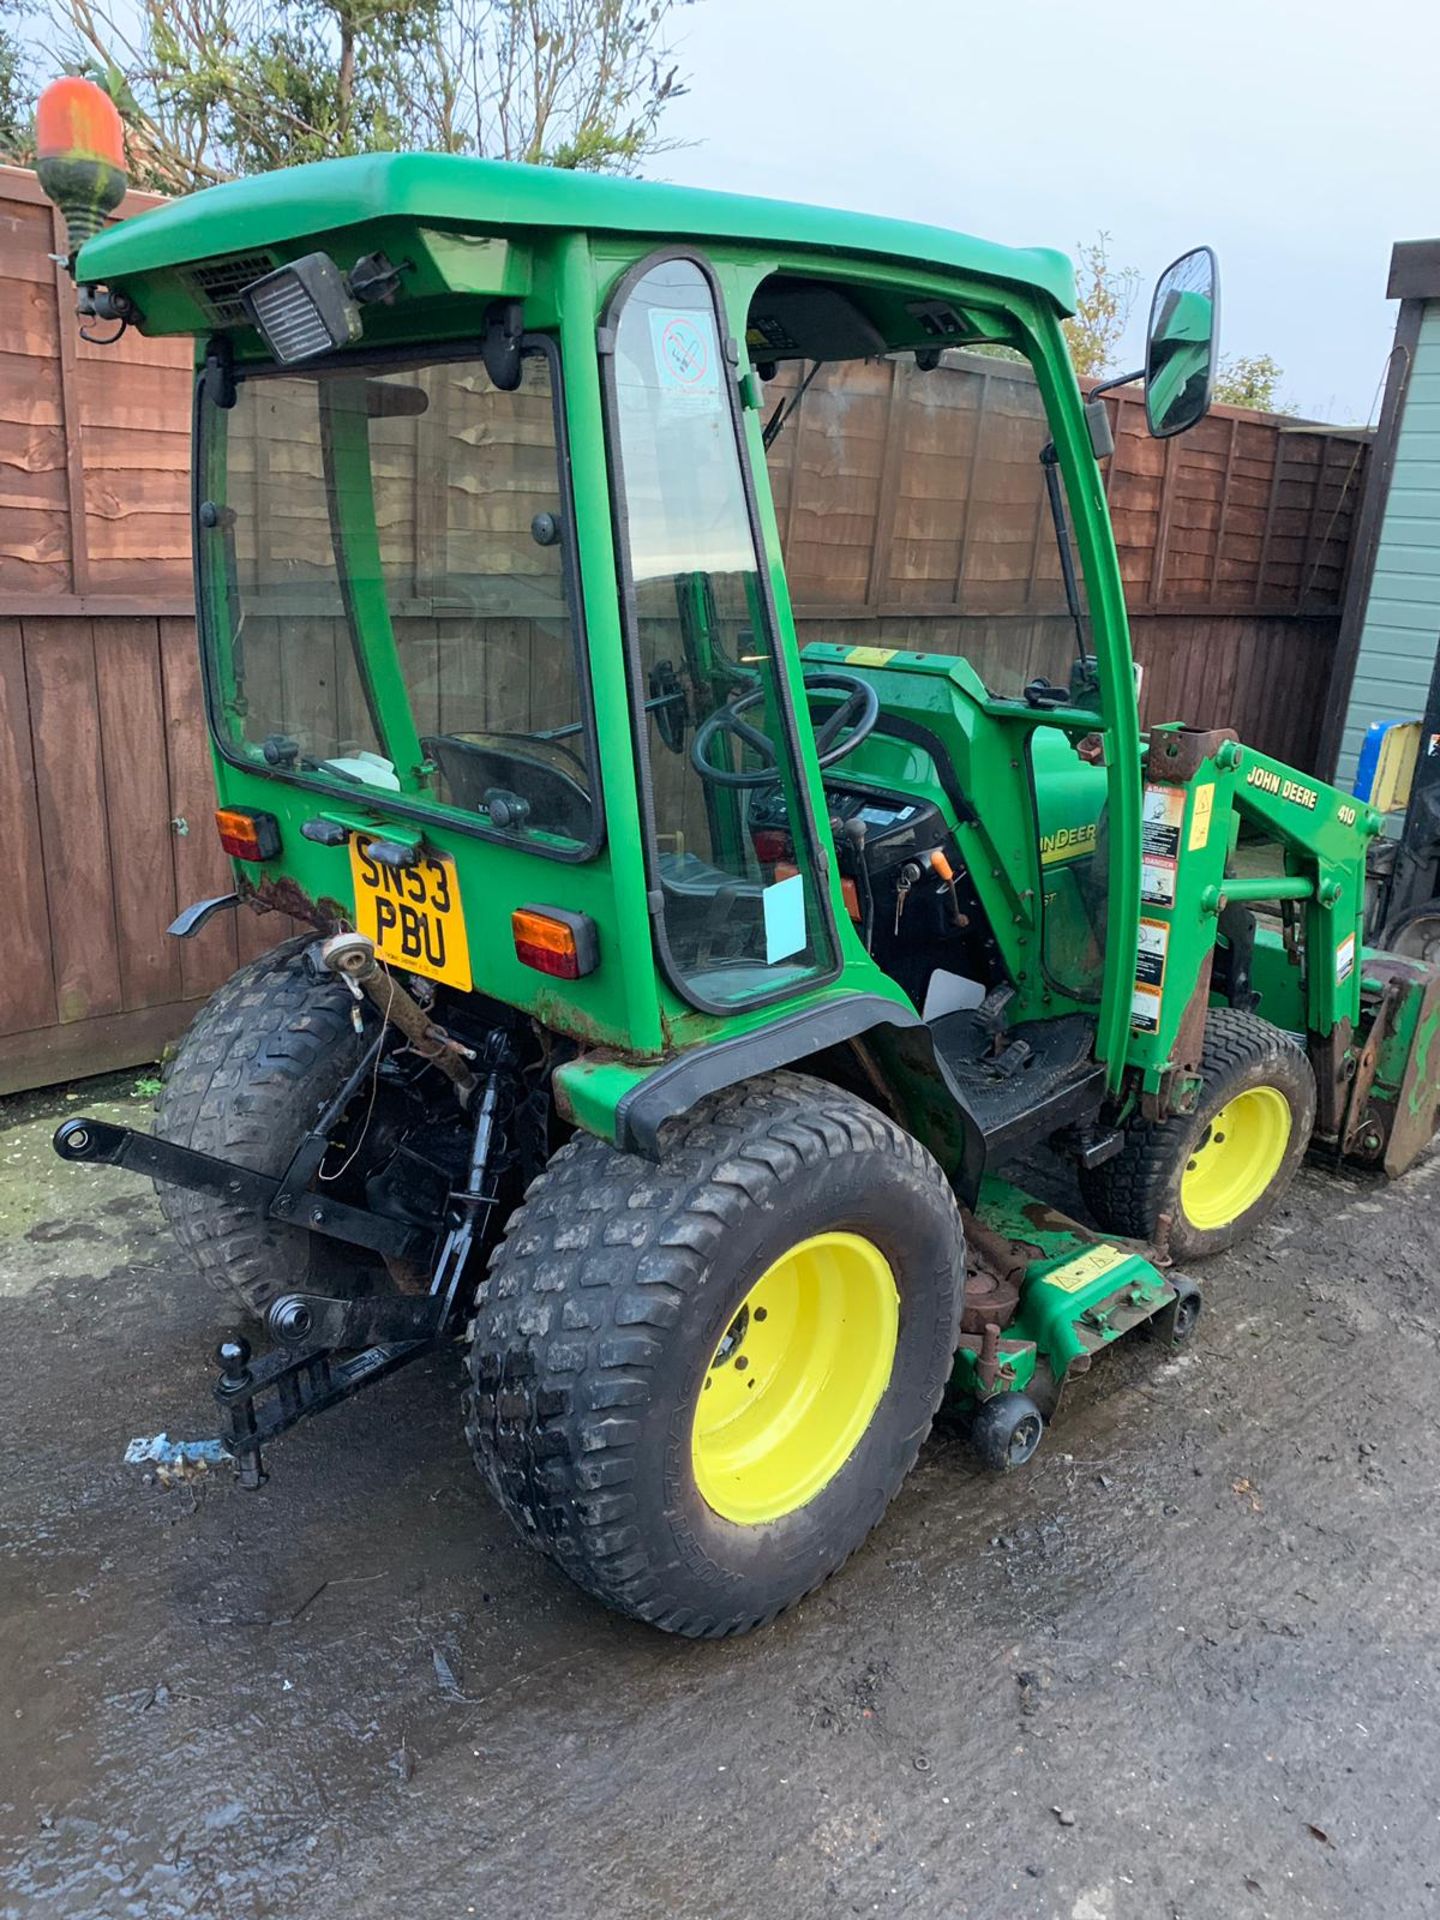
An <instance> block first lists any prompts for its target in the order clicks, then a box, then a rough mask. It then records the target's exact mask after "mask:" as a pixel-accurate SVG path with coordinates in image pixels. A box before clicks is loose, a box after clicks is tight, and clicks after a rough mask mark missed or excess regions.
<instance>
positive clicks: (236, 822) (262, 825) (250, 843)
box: [215, 807, 280, 860]
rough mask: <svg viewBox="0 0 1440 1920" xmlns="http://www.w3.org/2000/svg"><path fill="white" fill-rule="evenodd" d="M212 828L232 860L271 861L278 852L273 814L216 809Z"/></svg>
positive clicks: (278, 824) (276, 822)
mask: <svg viewBox="0 0 1440 1920" xmlns="http://www.w3.org/2000/svg"><path fill="white" fill-rule="evenodd" d="M215 825H216V828H217V829H218V831H219V834H220V844H221V846H222V847H223V848H224V849H225V851H226V853H228V854H229V855H230V858H231V859H232V860H273V859H274V858H275V856H276V854H277V853H279V851H280V823H279V821H278V820H277V819H276V818H275V816H274V814H273V813H259V812H257V811H255V810H254V809H252V808H250V807H217V808H216V809H215Z"/></svg>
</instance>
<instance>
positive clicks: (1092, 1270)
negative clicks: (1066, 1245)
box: [1043, 1246, 1131, 1293]
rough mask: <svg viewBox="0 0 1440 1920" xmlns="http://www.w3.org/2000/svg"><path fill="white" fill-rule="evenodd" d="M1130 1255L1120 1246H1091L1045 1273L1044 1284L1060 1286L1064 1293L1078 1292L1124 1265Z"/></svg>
mask: <svg viewBox="0 0 1440 1920" xmlns="http://www.w3.org/2000/svg"><path fill="white" fill-rule="evenodd" d="M1130 1257H1131V1256H1130V1255H1129V1254H1128V1253H1122V1252H1121V1251H1120V1249H1119V1247H1108V1246H1105V1247H1091V1248H1090V1249H1089V1250H1088V1251H1087V1252H1085V1253H1077V1254H1076V1256H1075V1258H1074V1259H1073V1260H1067V1261H1066V1262H1065V1264H1064V1265H1063V1266H1060V1267H1056V1268H1055V1269H1054V1271H1053V1272H1052V1273H1047V1274H1045V1275H1044V1276H1043V1279H1044V1284H1045V1285H1046V1286H1047V1287H1059V1289H1060V1291H1061V1292H1062V1293H1078V1292H1079V1291H1080V1289H1081V1287H1088V1286H1089V1285H1090V1283H1091V1281H1092V1280H1101V1279H1103V1278H1104V1276H1105V1275H1106V1274H1107V1273H1113V1272H1114V1271H1115V1269H1116V1268H1117V1267H1123V1266H1124V1264H1125V1262H1126V1261H1127V1260H1128V1259H1130Z"/></svg>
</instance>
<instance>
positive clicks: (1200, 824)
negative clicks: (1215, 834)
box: [1187, 780, 1215, 853]
mask: <svg viewBox="0 0 1440 1920" xmlns="http://www.w3.org/2000/svg"><path fill="white" fill-rule="evenodd" d="M1214 811H1215V782H1214V781H1213V780H1207V781H1206V782H1205V784H1204V786H1203V787H1196V789H1195V801H1194V804H1193V806H1192V807H1191V809H1190V839H1189V841H1188V843H1187V845H1188V851H1189V852H1191V853H1199V852H1201V851H1202V850H1203V849H1204V848H1205V847H1207V846H1208V845H1209V843H1210V816H1211V815H1212V814H1213V813H1214Z"/></svg>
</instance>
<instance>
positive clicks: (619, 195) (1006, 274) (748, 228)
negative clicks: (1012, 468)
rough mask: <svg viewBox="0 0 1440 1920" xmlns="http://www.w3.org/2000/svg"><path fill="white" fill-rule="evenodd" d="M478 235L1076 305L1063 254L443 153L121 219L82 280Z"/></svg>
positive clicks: (295, 173) (309, 170) (227, 190)
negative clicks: (917, 277) (405, 228)
mask: <svg viewBox="0 0 1440 1920" xmlns="http://www.w3.org/2000/svg"><path fill="white" fill-rule="evenodd" d="M396 218H398V219H411V220H415V221H417V222H421V223H424V224H427V225H437V224H440V225H447V226H454V227H464V228H469V229H472V230H473V229H475V228H477V227H478V228H481V229H486V228H492V227H493V228H505V229H509V228H516V227H529V228H553V229H556V230H562V229H581V230H585V231H589V232H596V233H624V234H643V235H646V236H648V237H650V238H652V239H654V240H655V241H656V242H657V243H659V242H664V241H668V240H673V239H679V238H685V239H692V240H698V241H740V242H748V243H750V244H761V245H770V246H782V247H785V248H787V249H789V248H796V247H814V248H818V249H820V250H821V251H823V252H826V253H830V254H864V255H870V256H880V257H883V258H887V259H892V260H903V261H908V262H911V263H914V264H918V265H923V266H926V267H939V268H942V269H943V268H946V267H951V268H956V269H958V270H960V271H961V272H964V273H971V274H976V275H982V276H984V277H985V278H987V279H994V280H1006V281H1009V282H1011V283H1012V284H1016V285H1020V286H1024V287H1030V288H1033V289H1035V290H1036V291H1038V292H1040V293H1042V294H1045V295H1046V296H1047V297H1048V298H1049V299H1050V300H1052V301H1053V302H1054V304H1055V306H1056V307H1057V308H1058V309H1059V310H1060V311H1061V312H1062V313H1069V312H1071V311H1072V310H1073V308H1074V304H1075V279H1074V273H1073V271H1072V269H1071V266H1070V262H1069V261H1068V260H1067V259H1066V257H1065V256H1064V254H1062V253H1056V252H1053V251H1051V250H1050V249H1049V248H1046V247H1025V248H1021V247H1002V246H998V245H996V244H995V243H994V242H993V241H989V240H976V239H972V238H971V237H970V236H969V235H967V234H963V233H951V232H950V231H948V229H946V228H944V227H926V226H918V225H915V224H914V223H912V222H911V221H908V220H888V219H881V218H879V217H878V216H876V215H874V214H865V213H838V212H834V211H831V210H830V209H828V208H824V207H806V206H796V205H792V204H790V203H788V202H786V201H783V200H756V199H750V198H748V197H745V196H743V195H740V194H729V193H711V192H708V191H705V190H703V189H701V188H697V187H676V186H669V185H665V184H664V183H662V182H658V181H652V180H623V179H615V178H614V177H613V176H608V175H604V174H593V173H571V172H566V171H562V170H560V169H558V168H554V167H525V166H518V165H515V164H514V163H512V162H509V161H504V160H473V159H467V158H465V157H463V156H461V155H458V154H445V153H368V154H360V155H357V156H356V157H355V158H353V159H348V160H322V161H319V162H317V163H315V164H314V165H311V166H304V167H288V168H285V169H283V170H282V171H280V172H278V173H264V174H256V175H253V176H251V177H250V178H248V179H244V180H231V181H227V182H226V183H225V184H224V185H223V186H218V187H207V188H206V189H205V190H204V191H203V192H201V193H195V194H189V195H187V196H186V197H185V198H184V199H180V200H172V201H170V202H169V203H168V204H167V205H165V206H163V207H154V208H152V209H151V210H150V211H149V212H147V213H140V214H136V215H135V216H134V217H133V218H132V219H129V220H122V221H120V222H118V223H117V224H116V225H115V226H112V227H109V228H107V230H106V231H105V232H104V233H101V234H97V235H96V237H95V238H94V239H93V240H90V241H88V242H87V243H86V244H85V246H84V247H82V249H81V251H80V258H79V260H78V262H77V266H76V278H77V279H78V280H80V281H82V282H88V283H94V284H101V283H113V282H116V281H120V280H124V279H127V278H129V277H130V276H132V275H135V274H142V273H154V272H157V271H161V270H164V269H165V268H169V267H175V266H181V265H185V264H188V263H190V262H193V261H197V260H204V259H209V258H215V257H217V256H222V255H227V254H233V253H240V252H246V251H249V250H250V249H252V248H260V247H265V246H269V245H272V244H275V243H279V242H283V241H294V240H303V239H304V238H305V237H306V236H307V235H310V234H320V233H327V232H333V231H334V230H335V229H336V228H337V227H348V226H359V225H361V224H364V223H367V222H370V221H374V220H381V219H396Z"/></svg>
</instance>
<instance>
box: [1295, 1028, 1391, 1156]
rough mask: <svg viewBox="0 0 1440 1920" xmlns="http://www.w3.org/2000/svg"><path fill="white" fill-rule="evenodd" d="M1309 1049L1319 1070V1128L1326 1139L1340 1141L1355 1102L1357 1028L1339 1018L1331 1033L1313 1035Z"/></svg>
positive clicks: (1316, 1106) (1316, 1095) (1317, 1111)
mask: <svg viewBox="0 0 1440 1920" xmlns="http://www.w3.org/2000/svg"><path fill="white" fill-rule="evenodd" d="M1306 1051H1307V1052H1308V1054H1309V1055H1310V1065H1311V1066H1312V1067H1313V1068H1314V1069H1315V1131H1316V1133H1318V1134H1319V1135H1320V1136H1321V1137H1322V1139H1325V1140H1337V1139H1338V1138H1339V1137H1340V1134H1341V1130H1342V1128H1343V1127H1344V1125H1345V1119H1346V1114H1347V1111H1348V1109H1349V1107H1350V1105H1351V1099H1350V1086H1351V1082H1352V1081H1353V1079H1354V1078H1355V1073H1356V1066H1357V1061H1356V1054H1355V1031H1354V1028H1353V1027H1352V1026H1351V1023H1350V1022H1349V1021H1348V1020H1337V1021H1336V1022H1335V1024H1334V1026H1333V1027H1332V1028H1331V1029H1330V1031H1329V1033H1326V1034H1311V1035H1310V1036H1309V1037H1308V1039H1307V1041H1306ZM1371 1077H1372V1079H1373V1077H1374V1069H1373V1067H1372V1069H1371Z"/></svg>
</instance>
